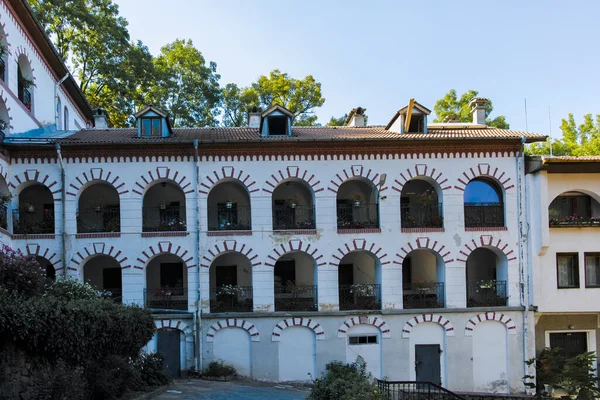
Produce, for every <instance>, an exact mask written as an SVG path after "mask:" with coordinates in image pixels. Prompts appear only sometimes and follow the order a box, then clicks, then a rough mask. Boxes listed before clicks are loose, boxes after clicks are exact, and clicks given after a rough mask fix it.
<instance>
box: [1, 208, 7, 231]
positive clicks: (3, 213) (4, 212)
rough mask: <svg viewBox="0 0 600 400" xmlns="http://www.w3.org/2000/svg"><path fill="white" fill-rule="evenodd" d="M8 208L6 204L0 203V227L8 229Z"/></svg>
mask: <svg viewBox="0 0 600 400" xmlns="http://www.w3.org/2000/svg"><path fill="white" fill-rule="evenodd" d="M7 218H8V208H7V207H6V204H1V205H0V228H2V229H8V219H7Z"/></svg>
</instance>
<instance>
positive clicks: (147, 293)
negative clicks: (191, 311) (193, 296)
mask: <svg viewBox="0 0 600 400" xmlns="http://www.w3.org/2000/svg"><path fill="white" fill-rule="evenodd" d="M144 306H145V307H146V308H150V309H158V310H187V309H188V290H187V288H183V287H173V288H170V287H169V286H164V287H161V288H147V289H144Z"/></svg>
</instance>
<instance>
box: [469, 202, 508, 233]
mask: <svg viewBox="0 0 600 400" xmlns="http://www.w3.org/2000/svg"><path fill="white" fill-rule="evenodd" d="M465 227H467V228H496V227H504V204H502V203H465Z"/></svg>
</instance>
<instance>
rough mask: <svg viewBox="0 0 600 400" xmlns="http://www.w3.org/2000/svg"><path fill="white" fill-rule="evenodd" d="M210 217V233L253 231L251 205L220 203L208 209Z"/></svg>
mask: <svg viewBox="0 0 600 400" xmlns="http://www.w3.org/2000/svg"><path fill="white" fill-rule="evenodd" d="M208 215H209V222H210V224H209V226H208V230H209V231H249V230H251V229H252V228H251V227H252V224H251V222H252V216H251V213H250V206H249V205H239V204H236V203H233V202H225V203H222V204H221V203H219V204H216V205H212V206H209V207H208ZM211 216H212V218H211ZM215 216H216V218H215Z"/></svg>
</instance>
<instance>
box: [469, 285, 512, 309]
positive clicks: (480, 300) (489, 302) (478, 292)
mask: <svg viewBox="0 0 600 400" xmlns="http://www.w3.org/2000/svg"><path fill="white" fill-rule="evenodd" d="M507 300H508V295H507V293H506V281H497V280H482V281H469V282H467V307H502V306H506V301H507Z"/></svg>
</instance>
